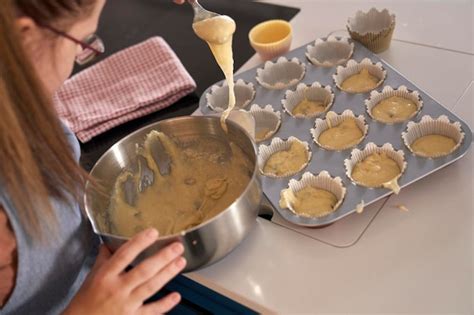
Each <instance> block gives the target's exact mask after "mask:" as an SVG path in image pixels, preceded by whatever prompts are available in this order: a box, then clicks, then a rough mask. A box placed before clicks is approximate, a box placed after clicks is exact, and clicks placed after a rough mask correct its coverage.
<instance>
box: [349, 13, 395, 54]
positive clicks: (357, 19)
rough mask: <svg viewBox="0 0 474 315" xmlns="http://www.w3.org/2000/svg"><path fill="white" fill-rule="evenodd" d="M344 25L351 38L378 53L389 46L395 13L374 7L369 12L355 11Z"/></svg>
mask: <svg viewBox="0 0 474 315" xmlns="http://www.w3.org/2000/svg"><path fill="white" fill-rule="evenodd" d="M346 27H347V31H348V32H349V34H350V35H351V37H352V39H354V40H356V41H358V42H361V43H362V44H363V45H364V46H366V47H367V48H369V49H370V50H371V51H373V52H374V53H379V52H382V51H384V50H387V49H388V47H390V42H391V40H392V34H393V30H394V29H395V14H390V13H389V12H388V10H387V9H383V10H382V11H378V10H377V9H375V8H372V9H370V10H369V12H362V11H357V13H356V15H355V16H354V17H352V18H349V19H348V21H347V25H346Z"/></svg>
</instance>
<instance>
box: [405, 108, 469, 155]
mask: <svg viewBox="0 0 474 315" xmlns="http://www.w3.org/2000/svg"><path fill="white" fill-rule="evenodd" d="M427 135H442V136H446V137H449V138H451V139H453V140H454V141H456V145H455V146H454V147H453V148H452V149H451V151H449V152H448V153H446V154H438V155H434V156H427V155H425V154H422V153H415V152H414V151H413V150H412V148H411V144H412V143H413V142H414V141H415V140H416V139H418V138H420V137H423V136H427ZM402 139H403V142H404V143H405V145H406V147H407V148H408V149H409V150H410V151H411V152H412V153H413V154H415V155H418V156H421V157H426V158H437V157H442V156H446V155H449V154H451V153H453V152H454V151H456V150H457V149H458V148H459V147H460V146H461V143H462V141H463V139H464V132H463V131H462V129H461V124H460V123H459V122H458V121H456V122H450V121H449V118H448V117H447V116H445V115H441V116H439V117H438V118H436V119H434V118H432V117H431V116H428V115H426V116H423V117H422V118H421V120H420V121H419V122H418V123H415V122H413V121H410V122H408V124H407V129H406V131H405V132H403V133H402Z"/></svg>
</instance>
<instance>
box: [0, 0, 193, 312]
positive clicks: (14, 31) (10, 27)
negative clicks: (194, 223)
mask: <svg viewBox="0 0 474 315" xmlns="http://www.w3.org/2000/svg"><path fill="white" fill-rule="evenodd" d="M175 2H177V3H182V2H183V1H182V0H180V1H178V0H176V1H175ZM104 3H105V0H41V1H40V0H1V1H0V313H2V314H4V313H5V314H10V313H15V314H16V313H19V314H30V313H34V314H48V313H53V314H57V313H61V312H64V313H66V314H152V313H153V314H155V313H164V312H167V311H169V310H170V309H171V308H173V307H174V306H175V305H176V304H177V303H178V302H179V300H180V296H179V294H178V293H172V294H170V295H168V296H166V297H164V298H163V299H161V300H159V301H157V302H154V303H150V304H147V305H143V301H145V300H146V299H148V298H149V297H150V296H152V295H153V294H154V293H155V292H157V291H158V290H159V289H161V288H162V287H163V285H164V284H165V283H166V282H168V281H169V280H170V279H172V278H173V277H174V276H176V275H177V274H178V273H179V272H180V271H181V270H182V269H183V268H184V266H185V264H186V261H185V260H184V258H182V257H181V255H182V253H183V250H184V249H183V246H182V245H181V244H179V243H175V244H171V245H170V246H168V247H167V248H165V249H163V250H162V251H160V252H159V253H157V254H156V255H154V256H153V257H150V258H148V259H147V260H145V261H143V262H142V263H141V264H139V265H138V266H137V267H136V268H134V269H132V270H131V271H129V272H125V271H124V270H125V268H126V267H127V266H128V265H129V264H130V263H131V262H132V261H133V260H134V258H135V257H137V255H138V254H139V253H140V252H142V251H143V250H144V249H145V248H147V247H148V246H149V245H151V244H152V243H153V242H154V241H155V240H156V239H157V237H158V233H157V232H156V230H153V229H150V230H146V231H143V232H141V233H139V234H138V235H136V237H134V238H133V239H132V240H130V241H129V242H127V243H126V244H125V245H124V246H122V247H121V248H120V249H119V250H118V251H117V252H116V253H114V254H113V255H112V254H111V253H110V252H109V251H108V250H107V249H106V248H105V247H103V246H101V247H100V250H99V252H98V254H97V247H98V239H97V238H96V237H95V236H94V234H93V233H92V231H91V228H90V225H89V224H88V222H87V220H86V218H85V217H84V215H83V214H82V213H81V211H80V208H79V204H80V200H81V199H82V193H83V190H82V188H83V187H84V183H85V181H86V180H87V179H88V175H87V174H86V173H85V172H84V171H83V170H82V169H81V168H80V167H79V166H78V164H77V161H78V158H79V152H80V151H79V145H78V143H77V140H76V139H75V137H74V135H73V134H72V133H71V132H70V131H69V130H67V128H65V127H64V126H63V125H62V124H61V122H60V121H59V120H58V117H57V116H56V114H55V112H54V109H53V106H52V104H51V103H52V102H51V99H52V95H53V93H54V92H55V91H56V90H57V89H58V88H59V87H60V86H61V84H62V83H63V81H64V80H65V79H66V78H67V77H68V76H69V75H70V73H71V71H72V67H73V64H74V60H75V59H76V61H78V62H81V63H83V62H86V61H90V60H91V59H92V58H93V57H94V56H95V55H96V54H98V53H100V49H101V41H100V40H99V39H98V38H97V37H96V36H94V35H92V34H93V33H94V32H95V31H96V28H97V24H98V20H99V16H100V13H101V11H102V8H103V6H104ZM94 260H95V263H94ZM91 262H92V263H91ZM92 265H93V266H92Z"/></svg>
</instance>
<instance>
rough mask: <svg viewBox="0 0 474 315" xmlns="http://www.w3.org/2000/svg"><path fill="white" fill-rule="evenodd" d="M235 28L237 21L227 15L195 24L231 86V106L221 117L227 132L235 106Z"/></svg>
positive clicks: (199, 35) (198, 33)
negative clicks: (233, 40) (228, 118)
mask: <svg viewBox="0 0 474 315" xmlns="http://www.w3.org/2000/svg"><path fill="white" fill-rule="evenodd" d="M235 28H236V26H235V21H234V20H233V19H232V18H230V17H228V16H226V15H218V16H215V17H212V18H209V19H205V20H202V21H199V22H195V23H193V29H194V32H195V33H196V35H197V36H198V37H199V38H201V39H202V40H204V41H205V42H207V44H208V45H209V47H210V48H211V51H212V54H213V55H214V58H215V59H216V61H217V63H218V64H219V66H220V68H221V69H222V72H224V76H225V78H226V81H227V85H228V86H229V106H228V107H227V109H226V110H225V111H224V113H223V114H222V116H221V125H222V128H223V129H224V130H225V131H226V132H227V126H226V124H225V121H226V119H227V117H228V116H229V114H230V112H231V111H232V109H233V108H234V106H235V93H234V59H233V55H232V35H233V34H234V32H235Z"/></svg>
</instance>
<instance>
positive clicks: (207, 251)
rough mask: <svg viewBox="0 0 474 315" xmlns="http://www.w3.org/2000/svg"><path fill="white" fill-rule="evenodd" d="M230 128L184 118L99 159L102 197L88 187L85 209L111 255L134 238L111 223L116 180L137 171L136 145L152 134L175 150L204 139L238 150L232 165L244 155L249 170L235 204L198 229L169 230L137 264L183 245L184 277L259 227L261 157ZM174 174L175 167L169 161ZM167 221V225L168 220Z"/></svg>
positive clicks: (96, 172)
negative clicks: (176, 243) (162, 136)
mask: <svg viewBox="0 0 474 315" xmlns="http://www.w3.org/2000/svg"><path fill="white" fill-rule="evenodd" d="M227 125H228V133H226V132H224V131H223V130H222V128H221V126H220V119H219V117H180V118H173V119H168V120H163V121H160V122H157V123H154V124H152V125H149V126H146V127H144V128H142V129H140V130H138V131H136V132H134V133H132V134H130V135H129V136H127V137H125V138H124V139H122V140H120V141H119V142H118V143H116V144H115V145H114V146H112V147H111V148H110V149H109V150H108V151H107V152H106V153H105V154H104V155H103V156H102V157H101V158H100V159H99V161H98V162H97V163H96V164H95V166H94V168H93V169H92V171H91V175H92V176H93V177H94V178H95V179H96V180H97V181H98V183H99V184H101V185H102V186H103V190H104V191H103V192H98V191H96V190H95V189H93V188H92V185H90V184H88V185H87V186H86V194H85V208H86V212H87V215H88V217H89V219H90V220H91V222H92V225H93V228H94V231H95V232H96V233H97V234H99V235H100V236H101V238H102V240H103V241H104V243H105V244H106V245H107V247H108V248H109V249H110V250H112V251H115V250H116V249H118V248H119V247H120V246H121V245H122V244H123V243H125V242H126V241H127V240H128V238H129V237H130V236H131V235H127V233H122V234H121V233H119V232H118V231H117V229H116V226H114V221H115V222H116V220H114V218H111V215H114V212H113V211H110V210H111V207H112V206H113V201H114V194H115V193H116V185H117V178H119V177H120V175H123V174H124V172H126V171H128V170H132V169H136V166H135V165H136V164H137V163H138V161H137V159H138V158H139V156H140V155H139V154H137V144H138V145H141V144H143V142H144V140H145V138H146V136H147V135H149V134H150V132H152V131H158V132H162V133H163V134H166V135H167V136H168V137H170V138H171V139H173V141H175V142H176V143H177V144H181V143H184V144H185V145H184V146H186V144H189V143H191V142H193V141H195V140H196V139H201V138H202V139H212V141H215V142H216V143H219V142H221V143H222V145H223V147H224V148H225V147H226V146H227V147H229V148H232V147H237V148H238V149H239V152H241V154H237V155H235V154H234V153H232V150H231V151H230V152H231V156H230V159H232V158H241V157H242V156H241V155H245V159H246V161H245V163H242V165H244V166H246V168H247V171H248V182H247V183H246V184H244V185H241V186H239V187H240V188H239V189H241V190H242V191H241V192H240V193H239V194H237V195H236V196H237V197H236V198H235V200H233V201H232V200H230V201H228V202H227V203H225V204H223V207H224V209H221V210H220V211H217V213H216V214H213V215H212V216H211V217H209V218H206V220H204V221H203V222H202V223H200V224H197V225H189V227H187V228H186V229H185V230H181V231H179V229H178V230H173V229H170V230H169V231H172V232H169V231H168V233H165V234H167V235H164V236H161V237H160V238H159V239H158V241H157V242H156V243H155V244H154V245H152V246H151V247H149V248H148V249H147V250H146V251H144V252H143V253H142V255H141V256H140V257H139V258H138V260H137V262H138V261H141V260H143V259H144V258H146V257H148V256H150V255H152V254H153V253H155V252H156V251H158V250H159V249H161V248H162V247H164V246H166V245H168V244H170V243H172V242H174V241H179V242H181V243H183V245H184V247H185V253H184V256H185V258H186V260H187V262H188V264H187V266H186V269H185V270H184V271H185V272H189V271H192V270H196V269H198V268H202V267H204V266H207V265H209V264H212V263H213V262H215V261H217V260H219V259H221V258H223V257H224V256H225V255H227V254H228V253H229V252H231V251H232V250H233V249H234V248H235V247H236V246H237V245H238V244H239V243H240V242H241V241H242V240H243V239H244V238H245V236H246V235H247V234H248V232H249V231H250V230H251V229H252V227H253V226H254V224H255V223H256V218H257V214H258V211H259V208H260V203H261V200H262V188H261V181H260V175H259V171H258V166H257V152H256V147H255V143H254V141H253V140H252V138H251V136H249V134H248V133H247V132H246V131H245V130H244V129H243V128H241V127H240V126H239V125H238V124H236V123H234V122H232V121H228V122H227ZM210 148H215V146H210ZM213 150H214V149H213ZM234 155H235V156H234ZM155 173H156V170H155ZM172 173H173V162H172V161H171V174H172ZM155 175H157V176H161V175H159V174H155ZM163 188H164V189H165V188H166V187H163ZM156 189H158V187H157V188H156ZM168 189H169V187H168ZM177 198H179V196H177ZM160 205H161V206H162V204H160V202H159V201H156V204H153V205H150V206H151V207H152V208H153V207H156V209H159V207H160ZM163 219H164V220H166V218H163ZM130 224H133V222H131V223H130ZM133 228H135V227H132V226H131V229H133ZM162 235H163V234H162Z"/></svg>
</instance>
